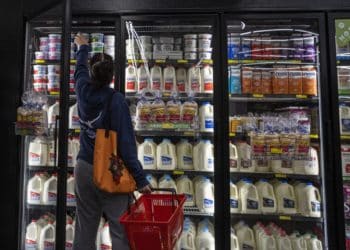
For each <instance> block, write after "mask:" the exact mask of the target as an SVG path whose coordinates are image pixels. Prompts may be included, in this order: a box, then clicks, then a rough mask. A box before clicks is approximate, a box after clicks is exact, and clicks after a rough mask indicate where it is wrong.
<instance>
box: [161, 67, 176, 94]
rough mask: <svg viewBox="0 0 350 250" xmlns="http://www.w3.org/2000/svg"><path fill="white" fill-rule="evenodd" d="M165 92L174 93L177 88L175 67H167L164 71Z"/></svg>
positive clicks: (163, 88) (163, 87)
mask: <svg viewBox="0 0 350 250" xmlns="http://www.w3.org/2000/svg"><path fill="white" fill-rule="evenodd" d="M163 78H164V81H163V86H162V90H163V92H172V91H174V90H175V86H176V72H175V68H174V67H173V66H170V65H168V66H166V67H165V69H164V77H163Z"/></svg>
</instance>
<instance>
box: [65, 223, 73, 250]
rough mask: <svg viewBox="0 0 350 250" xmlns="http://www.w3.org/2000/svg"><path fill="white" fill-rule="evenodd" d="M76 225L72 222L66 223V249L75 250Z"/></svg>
mask: <svg viewBox="0 0 350 250" xmlns="http://www.w3.org/2000/svg"><path fill="white" fill-rule="evenodd" d="M73 241H74V226H73V224H72V223H69V224H67V225H66V249H65V250H73Z"/></svg>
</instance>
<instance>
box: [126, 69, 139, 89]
mask: <svg viewBox="0 0 350 250" xmlns="http://www.w3.org/2000/svg"><path fill="white" fill-rule="evenodd" d="M136 90H137V76H136V68H135V67H134V66H133V65H131V64H129V66H128V67H126V68H125V92H127V93H130V92H136Z"/></svg>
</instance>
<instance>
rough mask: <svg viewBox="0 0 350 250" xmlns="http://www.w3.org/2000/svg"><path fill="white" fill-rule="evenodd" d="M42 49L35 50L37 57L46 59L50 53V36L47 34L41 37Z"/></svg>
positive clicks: (40, 47)
mask: <svg viewBox="0 0 350 250" xmlns="http://www.w3.org/2000/svg"><path fill="white" fill-rule="evenodd" d="M39 39H40V46H39V49H40V51H36V52H35V59H37V60H45V59H47V58H48V54H49V38H48V37H47V36H43V37H40V38H39Z"/></svg>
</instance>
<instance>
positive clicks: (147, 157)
mask: <svg viewBox="0 0 350 250" xmlns="http://www.w3.org/2000/svg"><path fill="white" fill-rule="evenodd" d="M156 150H157V145H156V144H155V143H154V141H153V139H151V138H146V139H145V140H144V142H143V143H141V144H140V145H139V146H138V150H137V155H138V159H139V161H140V162H141V164H142V167H143V169H156V168H157V157H156Z"/></svg>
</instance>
